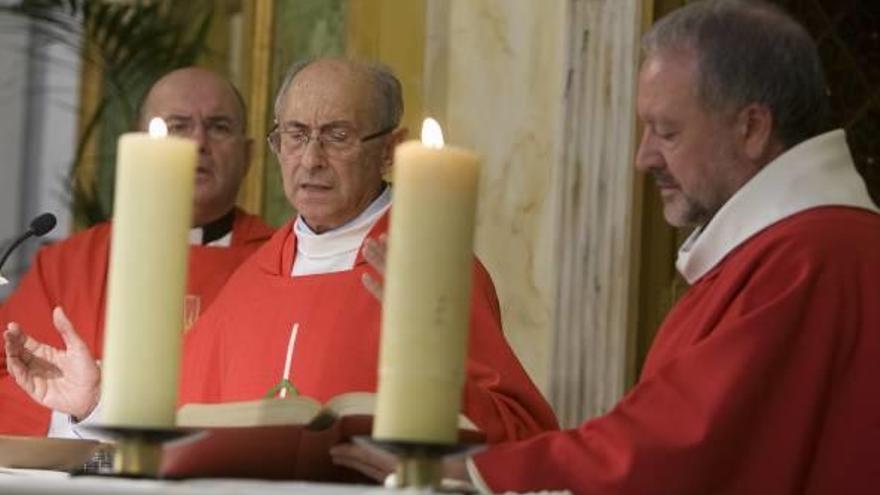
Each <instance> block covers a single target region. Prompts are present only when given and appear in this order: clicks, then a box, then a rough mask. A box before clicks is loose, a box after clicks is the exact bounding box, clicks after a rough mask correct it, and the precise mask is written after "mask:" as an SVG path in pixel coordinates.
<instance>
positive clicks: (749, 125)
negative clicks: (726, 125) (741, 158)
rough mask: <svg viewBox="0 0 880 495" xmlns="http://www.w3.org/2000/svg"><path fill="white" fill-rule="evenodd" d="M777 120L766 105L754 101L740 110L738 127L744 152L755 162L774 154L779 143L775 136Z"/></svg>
mask: <svg viewBox="0 0 880 495" xmlns="http://www.w3.org/2000/svg"><path fill="white" fill-rule="evenodd" d="M775 124H776V122H775V121H774V120H773V113H772V112H771V111H770V108H768V107H767V106H766V105H761V104H759V103H752V104H749V105H747V106H746V107H745V108H743V109H742V110H740V112H739V115H738V122H737V127H738V130H739V134H740V139H741V142H742V144H743V153H744V154H745V155H746V157H747V158H748V159H749V160H751V161H753V162H760V161H763V160H764V159H766V157H768V156H770V155H772V154H774V148H776V146H777V143H776V142H775V137H774V136H773V128H774V125H775Z"/></svg>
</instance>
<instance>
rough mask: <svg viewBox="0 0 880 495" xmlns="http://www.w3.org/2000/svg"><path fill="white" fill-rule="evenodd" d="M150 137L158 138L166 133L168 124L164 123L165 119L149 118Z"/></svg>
mask: <svg viewBox="0 0 880 495" xmlns="http://www.w3.org/2000/svg"><path fill="white" fill-rule="evenodd" d="M149 129H150V137H154V138H160V137H165V136H167V135H168V126H166V125H165V121H164V120H162V119H161V118H159V117H153V119H152V120H150V128H149Z"/></svg>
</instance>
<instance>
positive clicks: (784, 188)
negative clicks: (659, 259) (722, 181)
mask: <svg viewBox="0 0 880 495" xmlns="http://www.w3.org/2000/svg"><path fill="white" fill-rule="evenodd" d="M832 205H833V206H851V207H855V208H863V209H866V210H871V211H875V212H877V211H878V209H877V207H876V206H875V205H874V203H873V202H872V201H871V197H870V196H868V191H867V189H866V188H865V183H864V181H863V180H862V178H861V177H860V176H859V174H858V172H856V169H855V165H854V164H853V159H852V155H850V152H849V148H848V147H847V144H846V135H845V134H844V132H843V130H840V129H838V130H834V131H831V132H827V133H825V134H822V135H819V136H816V137H814V138H811V139H808V140H806V141H804V142H802V143H800V144H798V145H796V146H794V147H793V148H791V149H789V150H788V151H786V152H785V153H783V154H782V155H780V156H779V157H777V158H776V159H775V160H773V161H772V162H770V163H769V164H767V165H766V166H765V167H764V168H763V169H762V170H761V171H760V172H758V173H757V174H755V176H754V177H752V179H751V180H749V181H748V182H747V183H746V184H745V185H744V186H742V187H741V188H740V189H739V190H738V191H737V192H736V193H735V194H734V195H733V196H732V197H731V198H730V199H729V200H728V201H727V202H726V203H725V204H724V206H722V207H721V209H719V210H718V212H717V213H716V214H715V216H714V217H713V218H712V220H710V221H709V223H708V224H706V225H705V226H701V227H699V228H697V229H696V230H694V232H693V233H691V235H690V236H689V237H688V239H687V240H686V241H685V243H684V244H683V245H682V246H681V248H680V249H679V251H678V260H677V261H676V264H675V265H676V267H677V268H678V271H679V272H680V273H681V274H682V276H683V277H684V278H685V280H687V281H688V283H689V284H693V283H694V282H696V281H697V280H699V278H700V277H702V276H703V275H705V274H706V273H707V272H709V270H711V269H712V268H714V267H715V266H716V265H717V264H718V263H720V262H721V261H722V260H723V259H724V257H725V256H727V254H728V253H730V252H731V251H732V250H733V249H735V248H736V247H737V246H739V245H740V244H742V243H744V242H745V241H747V240H748V239H749V238H750V237H752V236H753V235H755V234H757V233H758V232H760V231H762V230H764V229H765V228H767V227H769V226H770V225H772V224H774V223H776V222H778V221H780V220H782V219H784V218H787V217H789V216H791V215H794V214H796V213H799V212H801V211H804V210H807V209H810V208H815V207H818V206H832Z"/></svg>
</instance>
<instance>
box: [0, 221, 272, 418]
mask: <svg viewBox="0 0 880 495" xmlns="http://www.w3.org/2000/svg"><path fill="white" fill-rule="evenodd" d="M110 232H111V228H110V223H101V224H98V225H96V226H94V227H92V228H90V229H88V230H86V231H83V232H80V233H79V234H76V235H74V236H71V237H70V238H68V239H66V240H64V241H61V242H58V243H56V244H52V245H49V246H46V247H44V248H42V249H40V251H39V252H38V254H37V256H36V259H35V260H34V263H33V266H32V267H31V268H30V270H29V271H28V272H27V274H26V275H25V276H24V277H23V278H22V280H21V283H20V284H19V286H18V288H17V289H16V290H15V292H14V293H13V294H12V295H11V296H10V297H9V299H7V300H6V302H5V303H4V304H3V305H2V306H0V325H2V327H3V328H4V329H5V328H6V324H7V323H9V322H12V321H14V322H17V323H18V324H19V325H20V326H21V328H22V329H23V330H24V331H25V332H26V333H27V334H28V335H29V336H31V337H33V338H34V339H36V340H38V341H40V342H44V343H47V344H49V345H52V346H54V347H58V348H63V347H64V344H63V342H62V340H61V337H60V335H59V334H58V331H57V330H56V329H55V326H54V325H53V323H52V309H53V308H54V307H55V306H61V307H62V308H63V309H64V311H65V313H66V314H67V317H68V318H70V321H71V323H73V327H74V328H76V329H77V331H78V332H79V336H80V337H81V338H82V339H83V340H84V341H85V343H86V344H87V345H88V346H89V350H91V352H92V354H93V355H94V356H95V358H96V359H100V358H101V355H102V353H103V342H104V317H105V315H104V300H105V298H106V291H107V268H108V261H109V251H110ZM271 234H272V230H271V229H270V228H269V227H268V226H266V224H264V223H263V221H262V220H260V219H259V218H258V217H256V216H254V215H249V214H247V213H245V212H243V211H240V210H237V211H236V215H235V220H234V223H233V227H232V240H231V244H230V245H229V246H228V247H212V246H191V247H190V257H189V276H188V280H187V294H192V295H197V296H198V297H199V299H200V306H201V311H202V312H204V310H205V308H207V307H208V306H209V305H210V304H211V302H212V301H213V300H214V298H215V297H216V296H217V294H218V293H219V292H220V288H221V287H222V286H223V284H224V283H226V280H227V279H228V278H229V276H230V275H232V272H234V271H235V269H236V268H237V267H238V266H239V265H240V264H241V263H242V262H243V261H244V260H245V259H246V258H247V257H248V256H250V255H251V254H252V253H253V252H254V251H255V250H256V249H257V248H258V247H259V246H260V245H261V244H262V243H263V242H265V241H266V240H267V239H268V238H269V237H270V236H271ZM50 415H51V411H50V410H49V409H46V408H45V407H42V406H40V405H38V404H37V403H35V402H34V401H33V400H31V399H30V398H29V397H28V396H27V394H25V392H24V391H23V390H21V388H20V387H19V386H18V385H17V384H16V383H15V380H13V378H12V377H10V376H9V374H8V373H7V371H6V352H5V350H4V351H3V352H2V353H0V433H4V434H18V435H45V434H46V432H47V430H48V427H49V418H50Z"/></svg>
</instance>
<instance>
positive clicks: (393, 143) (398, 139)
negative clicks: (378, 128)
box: [382, 127, 409, 177]
mask: <svg viewBox="0 0 880 495" xmlns="http://www.w3.org/2000/svg"><path fill="white" fill-rule="evenodd" d="M407 135H409V129H407V128H406V127H398V128H397V129H394V130H393V131H391V135H389V136H388V139H386V140H385V149H384V150H382V175H383V176H385V177H387V176H388V174H389V173H390V172H391V167H392V165H393V164H394V148H397V145H398V144H400V143H402V142H403V141H404V140H405V139H406V136H407Z"/></svg>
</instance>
